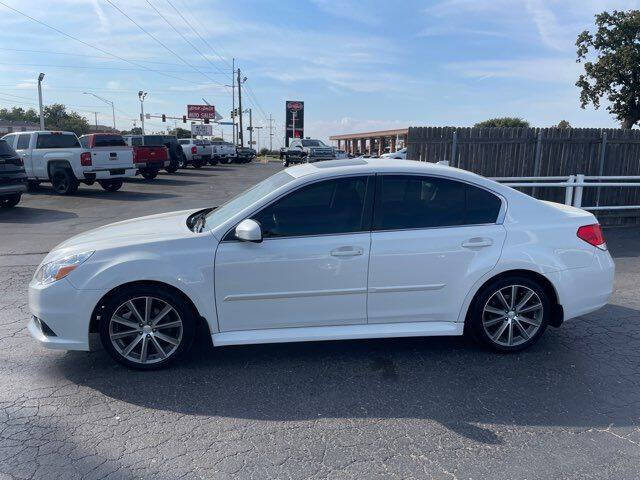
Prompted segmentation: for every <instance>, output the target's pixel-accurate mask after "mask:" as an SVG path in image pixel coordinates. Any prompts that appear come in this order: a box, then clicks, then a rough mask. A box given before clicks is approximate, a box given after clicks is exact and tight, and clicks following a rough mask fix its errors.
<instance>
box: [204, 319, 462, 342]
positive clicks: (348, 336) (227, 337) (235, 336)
mask: <svg viewBox="0 0 640 480" xmlns="http://www.w3.org/2000/svg"><path fill="white" fill-rule="evenodd" d="M463 330H464V324H463V323H455V322H407V323H373V324H363V325H340V326H330V327H298V328H268V329H264V330H242V331H237V332H222V333H214V334H213V335H211V338H212V340H213V345H214V346H216V347H222V346H225V345H249V344H256V343H285V342H314V341H319V340H355V339H364V338H393V337H432V336H446V335H462V333H463Z"/></svg>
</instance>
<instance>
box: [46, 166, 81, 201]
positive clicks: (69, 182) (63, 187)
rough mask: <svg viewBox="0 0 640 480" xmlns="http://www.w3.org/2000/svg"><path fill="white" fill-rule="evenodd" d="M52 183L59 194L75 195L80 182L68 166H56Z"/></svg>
mask: <svg viewBox="0 0 640 480" xmlns="http://www.w3.org/2000/svg"><path fill="white" fill-rule="evenodd" d="M51 184H52V185H53V190H54V191H55V192H56V193H57V194H58V195H73V194H74V193H76V192H77V191H78V186H79V185H80V182H78V180H77V179H76V177H75V175H74V174H73V172H72V171H71V170H70V169H68V168H55V169H54V170H53V172H52V173H51Z"/></svg>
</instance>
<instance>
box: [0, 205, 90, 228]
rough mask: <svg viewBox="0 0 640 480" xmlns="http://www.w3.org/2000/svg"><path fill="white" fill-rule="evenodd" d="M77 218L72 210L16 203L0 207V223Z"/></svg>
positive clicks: (46, 221) (42, 221) (39, 221)
mask: <svg viewBox="0 0 640 480" xmlns="http://www.w3.org/2000/svg"><path fill="white" fill-rule="evenodd" d="M70 218H78V215H77V214H75V213H73V212H65V211H61V210H52V209H49V208H34V207H23V206H21V205H20V204H18V205H17V206H16V207H14V208H11V209H9V208H3V209H0V223H25V224H27V223H38V224H40V223H51V222H59V221H60V220H68V219H70Z"/></svg>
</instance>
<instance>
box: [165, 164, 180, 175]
mask: <svg viewBox="0 0 640 480" xmlns="http://www.w3.org/2000/svg"><path fill="white" fill-rule="evenodd" d="M164 170H165V171H166V172H167V173H171V174H173V173H176V172H177V171H178V167H175V166H168V167H167V168H165V169H164Z"/></svg>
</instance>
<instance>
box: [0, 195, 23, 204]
mask: <svg viewBox="0 0 640 480" xmlns="http://www.w3.org/2000/svg"><path fill="white" fill-rule="evenodd" d="M21 198H22V194H21V193H14V194H12V195H7V196H6V197H0V207H2V208H11V207H15V206H16V205H17V204H19V203H20V199H21Z"/></svg>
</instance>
